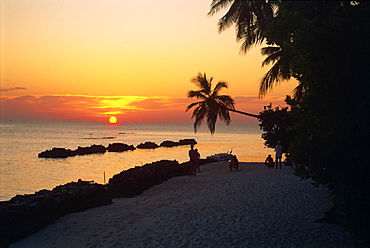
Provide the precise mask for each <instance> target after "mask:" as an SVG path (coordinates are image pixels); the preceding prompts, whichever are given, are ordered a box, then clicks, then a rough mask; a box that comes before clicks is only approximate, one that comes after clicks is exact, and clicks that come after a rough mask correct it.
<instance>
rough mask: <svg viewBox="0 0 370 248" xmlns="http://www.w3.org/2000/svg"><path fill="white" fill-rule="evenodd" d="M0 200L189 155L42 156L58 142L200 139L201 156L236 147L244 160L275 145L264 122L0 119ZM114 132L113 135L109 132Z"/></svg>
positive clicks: (179, 150) (182, 151) (104, 179)
mask: <svg viewBox="0 0 370 248" xmlns="http://www.w3.org/2000/svg"><path fill="white" fill-rule="evenodd" d="M0 133H1V136H0V201H7V200H9V199H10V198H11V197H13V196H15V195H17V194H32V193H34V192H35V191H38V190H41V189H49V190H51V189H53V188H54V187H55V186H57V185H61V184H65V183H68V182H71V181H77V180H78V179H82V180H88V181H95V182H97V183H108V180H109V178H111V177H112V176H113V175H115V174H118V173H120V172H121V171H123V170H127V169H129V168H132V167H135V166H141V165H144V164H146V163H151V162H155V161H159V160H162V159H167V160H177V161H178V162H180V163H182V162H185V161H188V150H189V146H178V147H172V148H165V147H159V148H156V149H149V150H148V149H136V150H134V151H126V152H120V153H116V152H106V153H105V154H93V155H84V156H75V157H69V158H64V159H50V158H38V154H39V153H40V152H42V151H45V150H50V149H52V148H54V147H60V148H67V149H72V150H75V149H77V148H78V147H79V146H81V147H84V146H91V145H93V144H95V145H103V146H105V147H107V146H108V145H109V144H110V143H126V144H128V145H134V146H137V145H139V144H140V143H144V142H146V141H151V142H155V143H156V144H158V145H159V144H160V143H161V142H162V141H166V140H171V141H179V140H180V139H191V138H193V139H195V140H196V141H197V142H198V144H197V145H196V146H195V147H196V148H197V149H198V150H199V152H200V154H201V158H206V157H207V156H210V155H213V154H216V153H223V152H228V151H230V150H232V152H233V154H235V155H237V157H238V159H239V161H241V162H262V161H264V159H265V157H266V156H267V154H269V153H270V154H272V150H271V149H268V148H264V145H263V143H264V141H263V140H262V138H261V134H262V131H261V130H260V129H259V127H258V125H254V126H249V125H230V126H226V125H217V126H216V133H215V134H213V135H211V134H210V132H209V131H208V129H207V127H206V125H202V126H201V128H200V129H199V130H198V132H197V133H194V130H193V125H192V124H133V123H121V124H106V123H72V122H15V121H9V122H0ZM107 137H109V138H107Z"/></svg>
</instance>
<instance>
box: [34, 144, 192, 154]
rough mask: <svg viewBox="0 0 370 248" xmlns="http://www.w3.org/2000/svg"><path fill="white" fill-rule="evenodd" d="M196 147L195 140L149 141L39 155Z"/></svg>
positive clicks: (92, 146) (47, 152)
mask: <svg viewBox="0 0 370 248" xmlns="http://www.w3.org/2000/svg"><path fill="white" fill-rule="evenodd" d="M191 144H193V145H195V144H197V141H196V140H195V139H180V140H179V141H170V140H166V141H163V142H161V144H159V145H157V144H156V143H154V142H150V141H147V142H145V143H141V144H139V145H138V146H136V147H134V146H133V145H127V144H125V143H112V144H109V145H108V147H105V146H103V145H91V146H89V147H78V148H77V149H76V150H71V149H66V148H57V147H54V148H52V149H51V150H46V151H43V152H40V153H39V154H38V157H39V158H68V157H74V156H79V155H88V154H99V153H100V154H102V153H105V152H106V151H108V152H125V151H132V150H135V149H155V148H158V147H175V146H183V145H191Z"/></svg>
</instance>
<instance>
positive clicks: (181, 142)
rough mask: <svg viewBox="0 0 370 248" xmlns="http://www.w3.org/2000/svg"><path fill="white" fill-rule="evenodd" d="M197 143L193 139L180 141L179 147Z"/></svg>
mask: <svg viewBox="0 0 370 248" xmlns="http://www.w3.org/2000/svg"><path fill="white" fill-rule="evenodd" d="M195 144H197V141H196V140H195V139H180V140H179V145H180V146H181V145H195Z"/></svg>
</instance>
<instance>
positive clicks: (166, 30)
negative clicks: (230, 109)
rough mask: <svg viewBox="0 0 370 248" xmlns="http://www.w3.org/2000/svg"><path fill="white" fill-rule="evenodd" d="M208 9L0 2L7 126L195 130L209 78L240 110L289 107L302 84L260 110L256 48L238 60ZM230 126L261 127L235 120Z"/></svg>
mask: <svg viewBox="0 0 370 248" xmlns="http://www.w3.org/2000/svg"><path fill="white" fill-rule="evenodd" d="M210 4H211V0H176V1H174V0H106V1H102V0H33V1H26V0H19V1H12V0H1V16H2V17H1V18H2V21H1V72H0V73H1V82H0V83H1V85H0V104H1V106H0V107H1V109H0V110H1V111H0V113H1V115H0V118H1V120H3V121H8V120H21V121H31V120H34V121H87V122H107V121H108V119H109V117H110V116H116V117H117V118H118V122H126V123H143V122H144V123H145V122H147V123H192V120H191V119H190V117H191V113H189V112H185V108H186V106H187V105H188V104H190V103H191V102H193V101H195V99H188V98H187V97H186V94H187V92H188V91H189V90H190V89H194V90H195V89H197V88H196V87H195V85H193V84H192V83H190V79H191V78H192V77H194V76H196V75H197V74H198V72H201V73H207V75H208V76H212V77H214V81H215V82H218V81H226V82H228V83H229V89H224V90H223V91H221V93H223V94H227V95H230V96H232V97H233V98H234V100H235V101H236V109H238V110H242V111H246V112H250V113H258V112H260V111H261V110H263V106H264V105H267V104H268V103H269V102H272V103H273V104H274V105H278V104H281V105H283V104H284V102H283V99H284V98H285V95H287V94H290V93H291V90H292V89H293V88H294V87H295V85H296V83H295V82H294V81H292V82H283V83H282V84H281V85H280V86H278V87H276V88H275V89H274V91H272V92H270V93H269V94H268V96H267V97H266V98H264V99H262V100H260V99H259V98H258V85H259V83H258V81H259V79H260V78H261V77H262V76H263V74H264V73H266V72H267V70H268V67H264V68H261V62H262V60H263V57H262V56H261V55H260V50H259V48H255V49H253V50H251V51H250V52H248V53H247V54H246V55H241V54H240V52H239V49H240V43H237V42H236V41H235V31H234V27H231V28H230V29H229V30H227V31H226V32H223V33H221V34H219V33H218V30H217V21H218V19H219V18H220V17H221V16H222V15H223V14H224V12H225V11H223V12H221V13H219V14H218V15H215V16H212V17H210V16H207V13H208V11H209V6H210ZM232 120H233V123H236V124H250V123H256V121H255V120H254V119H253V118H250V117H245V116H241V115H239V114H234V113H233V114H232Z"/></svg>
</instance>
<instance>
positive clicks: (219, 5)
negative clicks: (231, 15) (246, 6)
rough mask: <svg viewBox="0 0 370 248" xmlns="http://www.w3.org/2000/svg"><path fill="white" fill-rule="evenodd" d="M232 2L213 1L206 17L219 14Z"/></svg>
mask: <svg viewBox="0 0 370 248" xmlns="http://www.w3.org/2000/svg"><path fill="white" fill-rule="evenodd" d="M232 2H234V0H213V1H212V3H211V9H210V10H209V12H208V14H207V15H211V16H212V15H214V14H216V13H217V12H219V11H220V10H221V9H224V8H226V7H228V6H229V5H230V4H232Z"/></svg>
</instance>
